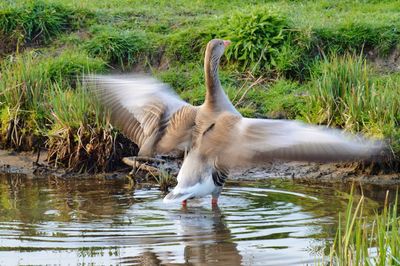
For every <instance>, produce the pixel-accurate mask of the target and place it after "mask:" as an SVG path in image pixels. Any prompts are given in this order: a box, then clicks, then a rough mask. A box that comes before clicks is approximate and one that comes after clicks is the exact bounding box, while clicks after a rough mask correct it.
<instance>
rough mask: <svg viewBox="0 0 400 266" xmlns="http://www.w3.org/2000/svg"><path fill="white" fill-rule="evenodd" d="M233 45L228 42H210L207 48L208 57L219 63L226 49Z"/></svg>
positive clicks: (217, 40)
mask: <svg viewBox="0 0 400 266" xmlns="http://www.w3.org/2000/svg"><path fill="white" fill-rule="evenodd" d="M230 43H231V41H228V40H221V39H213V40H211V41H209V42H208V44H207V48H206V55H208V56H209V57H210V58H211V60H212V61H214V60H216V61H219V59H220V58H221V56H222V55H223V54H224V51H225V48H226V47H227V46H228V45H229V44H230Z"/></svg>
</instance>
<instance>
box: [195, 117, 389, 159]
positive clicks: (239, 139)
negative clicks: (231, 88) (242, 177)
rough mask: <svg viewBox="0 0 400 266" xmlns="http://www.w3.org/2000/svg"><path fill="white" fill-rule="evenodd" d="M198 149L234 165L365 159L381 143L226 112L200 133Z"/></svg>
mask: <svg viewBox="0 0 400 266" xmlns="http://www.w3.org/2000/svg"><path fill="white" fill-rule="evenodd" d="M201 145H202V147H201V151H202V153H203V154H206V155H207V156H210V157H214V158H216V159H217V162H218V164H221V165H225V166H230V167H235V166H244V165H252V164H261V163H263V162H266V161H271V160H294V161H320V162H321V161H347V160H358V159H366V158H369V157H370V156H372V155H374V154H377V153H379V151H381V150H382V148H383V146H382V145H381V144H379V143H377V142H372V141H369V140H366V139H363V138H359V137H356V136H351V135H349V134H345V133H344V132H341V131H339V130H335V129H329V128H323V127H318V126H311V125H306V124H303V123H300V122H296V121H287V120H269V119H249V118H240V117H237V116H232V115H225V116H223V117H221V118H220V119H218V120H217V123H216V124H215V126H214V128H213V130H212V131H210V132H208V133H206V134H205V135H204V136H203V139H202V142H201Z"/></svg>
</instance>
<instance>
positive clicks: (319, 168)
mask: <svg viewBox="0 0 400 266" xmlns="http://www.w3.org/2000/svg"><path fill="white" fill-rule="evenodd" d="M46 157H47V154H46V152H45V151H41V152H40V153H38V152H35V153H33V152H23V153H16V152H12V151H5V150H0V172H1V173H16V174H24V175H26V176H28V177H35V176H41V175H56V176H63V177H74V176H77V175H76V174H73V173H70V172H67V171H66V170H64V169H59V168H58V169H57V168H53V167H51V166H49V165H48V164H47V162H46V161H45V160H46ZM163 159H164V160H165V163H161V164H160V163H153V164H152V166H154V167H157V168H160V169H163V170H165V171H167V172H169V173H171V174H172V175H173V176H175V177H176V175H177V173H178V171H179V167H180V165H181V161H180V160H172V159H171V158H163ZM130 170H131V169H130V168H129V167H126V168H121V169H120V170H119V171H117V172H113V173H109V174H107V176H111V177H115V178H120V177H121V176H124V175H127V174H128V173H129V171H130ZM142 174H145V173H142ZM81 175H82V174H80V175H79V176H81ZM274 178H287V179H292V180H296V181H298V182H308V183H320V184H324V183H325V184H328V183H347V182H352V181H359V182H361V183H363V184H375V185H399V184H400V173H391V174H371V173H367V172H365V171H364V172H363V171H360V170H359V165H358V164H356V163H353V164H338V163H330V164H321V163H302V162H273V163H268V164H266V165H265V166H263V167H257V168H251V169H247V170H244V171H241V170H234V171H233V172H232V173H231V180H236V181H257V180H265V179H274Z"/></svg>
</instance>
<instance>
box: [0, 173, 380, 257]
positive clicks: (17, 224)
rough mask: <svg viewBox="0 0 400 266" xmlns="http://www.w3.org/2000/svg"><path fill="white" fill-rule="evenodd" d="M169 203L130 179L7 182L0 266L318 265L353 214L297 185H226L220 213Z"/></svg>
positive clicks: (198, 203) (5, 178) (337, 198)
mask: <svg viewBox="0 0 400 266" xmlns="http://www.w3.org/2000/svg"><path fill="white" fill-rule="evenodd" d="M162 197H163V194H162V193H161V192H160V191H159V190H157V188H141V189H136V190H133V189H132V188H131V187H130V186H129V185H128V184H127V183H126V182H124V181H123V180H112V179H106V178H81V179H76V178H75V179H69V180H68V179H60V178H39V179H27V178H25V177H21V176H15V175H13V176H9V175H2V176H0V265H17V264H20V265H24V264H29V265H32V264H33V265H35V264H36V265H37V264H41V265H43V264H52V265H58V264H62V265H66V264H70V265H78V264H79V265H87V264H95V265H116V264H118V265H164V264H168V265H212V264H214V265H216V264H218V265H306V264H314V263H315V262H316V261H318V260H320V259H321V258H322V257H323V254H324V252H325V253H326V252H327V250H328V248H327V247H329V245H330V241H331V240H332V238H333V237H334V234H335V230H336V224H335V223H336V220H337V214H338V213H339V212H343V211H344V210H345V206H346V199H345V198H346V194H345V193H342V192H340V191H338V190H336V189H334V188H321V187H312V186H307V185H298V184H294V183H292V182H290V181H283V182H280V181H273V182H272V181H271V182H263V183H260V182H257V183H240V184H239V183H236V184H233V183H232V184H230V185H229V184H228V186H227V187H226V188H224V191H223V194H222V196H221V198H220V204H219V207H218V208H211V204H210V199H209V198H205V199H202V200H191V201H189V202H188V206H187V208H183V207H181V206H180V205H179V204H176V205H166V204H164V203H163V202H162ZM369 205H371V206H374V205H375V203H374V202H373V201H372V200H371V201H369Z"/></svg>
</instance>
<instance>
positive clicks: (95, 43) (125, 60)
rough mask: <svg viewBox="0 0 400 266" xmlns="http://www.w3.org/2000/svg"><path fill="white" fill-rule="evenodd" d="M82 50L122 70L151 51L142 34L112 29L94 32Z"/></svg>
mask: <svg viewBox="0 0 400 266" xmlns="http://www.w3.org/2000/svg"><path fill="white" fill-rule="evenodd" d="M84 48H85V50H86V51H87V53H88V54H89V55H90V56H92V57H99V58H102V59H103V60H105V61H106V62H108V63H109V64H114V65H115V64H117V65H119V66H120V67H122V68H123V67H124V66H131V65H132V64H135V63H138V61H139V59H140V58H141V57H140V54H141V53H142V54H143V53H145V52H147V51H150V50H151V46H150V44H149V41H148V40H147V38H146V35H145V34H144V33H143V32H139V31H128V30H125V31H116V30H112V29H107V30H99V31H97V32H95V33H94V34H93V36H92V38H91V39H90V40H88V41H87V42H86V43H85V45H84ZM142 58H143V57H142Z"/></svg>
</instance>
